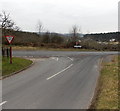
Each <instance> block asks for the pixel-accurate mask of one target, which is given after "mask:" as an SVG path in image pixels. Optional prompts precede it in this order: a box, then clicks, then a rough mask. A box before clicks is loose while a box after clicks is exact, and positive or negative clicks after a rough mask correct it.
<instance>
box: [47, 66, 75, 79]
mask: <svg viewBox="0 0 120 111" xmlns="http://www.w3.org/2000/svg"><path fill="white" fill-rule="evenodd" d="M72 66H73V64H71V65H70V66H68V67H67V68H65V69H63V70H62V71H60V72H58V73H56V74H54V75H53V76H51V77H48V78H47V79H46V80H49V79H51V78H53V77H55V76H57V75H58V74H60V73H62V72H64V71H66V70H67V69H69V68H70V67H72Z"/></svg>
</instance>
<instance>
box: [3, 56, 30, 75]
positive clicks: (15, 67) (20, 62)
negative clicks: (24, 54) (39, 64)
mask: <svg viewBox="0 0 120 111" xmlns="http://www.w3.org/2000/svg"><path fill="white" fill-rule="evenodd" d="M30 64H32V61H31V60H27V59H23V58H16V57H13V63H12V64H10V63H9V58H7V57H4V58H2V76H6V75H10V74H11V73H14V72H16V71H19V70H21V69H24V68H26V67H27V66H29V65H30Z"/></svg>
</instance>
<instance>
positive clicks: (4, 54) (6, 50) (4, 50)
mask: <svg viewBox="0 0 120 111" xmlns="http://www.w3.org/2000/svg"><path fill="white" fill-rule="evenodd" d="M2 57H10V48H8V47H7V48H6V47H2Z"/></svg>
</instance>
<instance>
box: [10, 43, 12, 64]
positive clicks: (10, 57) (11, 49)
mask: <svg viewBox="0 0 120 111" xmlns="http://www.w3.org/2000/svg"><path fill="white" fill-rule="evenodd" d="M10 64H12V47H11V45H10Z"/></svg>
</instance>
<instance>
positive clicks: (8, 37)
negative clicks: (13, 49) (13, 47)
mask: <svg viewBox="0 0 120 111" xmlns="http://www.w3.org/2000/svg"><path fill="white" fill-rule="evenodd" d="M6 39H7V41H8V43H9V44H11V43H12V41H13V39H14V37H13V36H6Z"/></svg>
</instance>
